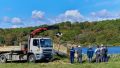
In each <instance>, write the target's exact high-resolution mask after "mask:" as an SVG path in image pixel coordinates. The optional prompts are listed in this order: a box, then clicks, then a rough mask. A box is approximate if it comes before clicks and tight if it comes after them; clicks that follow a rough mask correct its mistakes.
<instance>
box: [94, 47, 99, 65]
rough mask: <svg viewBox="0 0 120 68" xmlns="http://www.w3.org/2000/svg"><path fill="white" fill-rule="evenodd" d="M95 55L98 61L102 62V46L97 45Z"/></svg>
mask: <svg viewBox="0 0 120 68" xmlns="http://www.w3.org/2000/svg"><path fill="white" fill-rule="evenodd" d="M95 55H96V63H99V62H100V47H99V46H97V48H96V49H95Z"/></svg>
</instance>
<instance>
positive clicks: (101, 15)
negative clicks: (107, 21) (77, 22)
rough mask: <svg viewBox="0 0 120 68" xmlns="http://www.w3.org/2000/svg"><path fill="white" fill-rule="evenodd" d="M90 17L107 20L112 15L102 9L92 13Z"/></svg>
mask: <svg viewBox="0 0 120 68" xmlns="http://www.w3.org/2000/svg"><path fill="white" fill-rule="evenodd" d="M91 16H93V17H98V18H109V17H112V14H111V13H110V12H109V11H107V10H106V9H103V10H101V11H98V12H92V13H91Z"/></svg>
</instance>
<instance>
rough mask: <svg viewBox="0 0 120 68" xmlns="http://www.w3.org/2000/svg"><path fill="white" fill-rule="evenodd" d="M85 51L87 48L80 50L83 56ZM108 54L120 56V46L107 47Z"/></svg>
mask: <svg viewBox="0 0 120 68" xmlns="http://www.w3.org/2000/svg"><path fill="white" fill-rule="evenodd" d="M87 49H88V48H87V47H83V48H82V51H83V53H84V54H86V53H87ZM93 49H94V50H95V49H96V48H95V47H93ZM108 54H120V46H113V47H108Z"/></svg>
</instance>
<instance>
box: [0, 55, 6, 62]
mask: <svg viewBox="0 0 120 68" xmlns="http://www.w3.org/2000/svg"><path fill="white" fill-rule="evenodd" d="M6 62H7V59H6V56H5V55H4V54H2V55H0V63H6Z"/></svg>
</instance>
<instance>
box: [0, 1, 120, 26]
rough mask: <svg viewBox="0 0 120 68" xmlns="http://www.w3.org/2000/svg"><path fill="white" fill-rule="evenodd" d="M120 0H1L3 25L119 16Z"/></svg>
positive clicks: (101, 18) (1, 21)
mask: <svg viewBox="0 0 120 68" xmlns="http://www.w3.org/2000/svg"><path fill="white" fill-rule="evenodd" d="M119 6H120V0H0V28H17V27H27V26H37V25H42V24H54V23H59V22H63V21H72V22H76V21H79V22H81V21H96V20H106V19H116V18H120V7H119Z"/></svg>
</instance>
